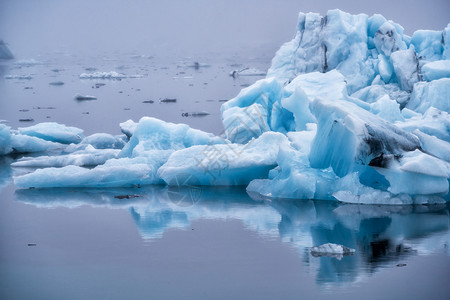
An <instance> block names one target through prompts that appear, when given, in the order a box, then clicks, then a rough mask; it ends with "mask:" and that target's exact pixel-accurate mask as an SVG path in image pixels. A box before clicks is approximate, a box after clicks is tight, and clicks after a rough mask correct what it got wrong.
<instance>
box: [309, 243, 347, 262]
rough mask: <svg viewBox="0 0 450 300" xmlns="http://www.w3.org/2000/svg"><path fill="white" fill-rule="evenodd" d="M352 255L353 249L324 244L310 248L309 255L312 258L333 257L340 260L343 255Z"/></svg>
mask: <svg viewBox="0 0 450 300" xmlns="http://www.w3.org/2000/svg"><path fill="white" fill-rule="evenodd" d="M354 253H355V249H351V248H348V247H345V246H343V245H338V244H333V243H326V244H323V245H320V246H315V247H312V248H311V254H312V255H313V256H333V257H336V258H339V259H341V258H342V256H344V255H352V254H354Z"/></svg>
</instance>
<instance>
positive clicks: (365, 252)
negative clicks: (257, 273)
mask: <svg viewBox="0 0 450 300" xmlns="http://www.w3.org/2000/svg"><path fill="white" fill-rule="evenodd" d="M127 195H130V196H129V197H126V196H127ZM118 196H119V197H118ZM15 198H16V200H17V201H21V202H24V203H29V204H32V205H35V206H37V207H43V208H55V207H60V206H63V207H70V208H73V207H78V206H81V205H90V206H94V207H107V208H111V209H127V210H129V211H130V213H131V216H132V218H133V220H134V222H135V224H136V227H137V228H138V230H139V232H140V234H141V236H142V238H143V239H145V240H147V241H152V240H155V239H159V238H163V234H164V232H165V231H167V230H169V229H174V228H178V229H190V225H191V223H192V222H193V221H195V220H200V219H213V220H227V219H238V220H241V221H242V222H243V223H244V224H245V226H246V227H247V228H249V229H251V230H254V231H255V232H257V233H259V234H261V235H262V236H264V237H265V238H270V239H278V238H280V239H281V241H283V242H285V243H288V244H289V245H290V246H292V247H294V248H295V249H297V251H298V253H299V256H300V257H301V259H302V261H303V264H304V267H305V270H307V271H308V272H313V274H316V275H315V276H316V280H317V282H318V283H319V284H339V283H341V282H354V281H358V280H360V279H361V278H363V277H366V276H368V275H370V274H372V273H373V272H375V271H377V270H382V269H383V268H386V267H396V266H397V265H398V266H401V265H402V264H401V263H402V261H403V260H404V258H406V257H408V256H409V255H417V254H426V253H428V252H435V251H442V249H447V244H448V241H449V236H450V234H449V233H450V231H449V206H448V205H434V206H379V205H377V206H370V205H351V204H345V205H342V204H339V203H336V202H329V201H311V200H309V201H291V200H289V201H288V200H277V201H271V202H264V201H255V200H252V199H251V198H250V197H249V196H248V195H247V194H246V193H245V190H243V189H241V188H198V187H192V188H189V187H187V188H177V189H172V188H168V187H164V186H152V187H145V188H140V189H137V188H136V189H107V190H99V189H31V190H17V191H16V193H15ZM324 243H336V244H342V245H345V246H347V247H351V248H354V249H356V253H355V255H350V256H345V257H343V258H341V259H336V258H333V257H320V258H319V257H313V256H312V255H311V254H310V251H309V250H310V248H311V247H312V246H316V245H321V244H324ZM444 251H448V250H444Z"/></svg>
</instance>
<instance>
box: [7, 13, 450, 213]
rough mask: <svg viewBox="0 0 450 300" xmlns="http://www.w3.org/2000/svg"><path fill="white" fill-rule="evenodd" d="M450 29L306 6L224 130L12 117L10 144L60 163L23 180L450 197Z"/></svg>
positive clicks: (238, 100)
mask: <svg viewBox="0 0 450 300" xmlns="http://www.w3.org/2000/svg"><path fill="white" fill-rule="evenodd" d="M449 34H450V25H449V26H447V27H446V28H445V29H444V30H443V31H432V30H419V31H417V32H415V33H414V34H413V35H412V37H409V36H407V35H405V34H404V32H403V28H402V27H401V26H400V25H399V24H396V23H395V22H393V21H389V20H386V19H385V18H384V17H383V16H381V15H377V14H376V15H373V16H370V17H369V16H367V15H365V14H359V15H351V14H348V13H345V12H342V11H340V10H330V11H328V13H327V14H326V15H325V16H321V15H319V14H316V13H308V14H304V13H300V14H299V19H298V25H297V27H296V32H295V35H294V38H293V39H292V40H291V41H289V42H287V43H285V44H284V45H282V46H281V48H280V49H279V50H278V51H277V53H276V54H275V57H274V58H273V60H272V65H271V67H270V68H269V70H268V71H267V76H266V78H263V79H261V80H258V81H256V82H255V83H254V84H253V85H251V86H249V87H247V88H244V89H243V90H241V92H240V93H239V94H238V95H237V96H236V97H235V98H233V99H231V100H230V101H228V102H226V103H224V104H223V105H222V108H221V115H222V121H223V126H224V136H223V137H219V136H214V135H212V134H209V133H206V132H203V131H200V130H196V129H192V128H190V127H189V126H188V125H184V124H172V123H167V122H164V121H162V120H158V119H155V118H147V117H144V118H142V119H141V120H140V121H139V122H137V123H136V122H134V121H132V120H128V121H126V122H124V123H121V124H120V127H121V130H122V132H123V133H124V135H121V136H115V137H114V136H111V135H107V134H95V135H93V136H90V137H86V138H85V137H84V136H83V135H82V130H79V129H76V128H71V127H67V126H63V125H61V124H55V123H42V124H38V125H35V126H32V127H29V128H19V130H18V131H14V130H11V129H10V128H9V127H7V126H5V125H0V154H3V155H7V154H9V153H13V152H33V150H39V151H38V152H44V153H49V154H50V156H45V158H43V157H37V158H24V159H21V160H18V161H16V162H15V163H13V166H14V167H15V168H18V167H20V166H28V167H46V168H43V169H37V170H35V171H34V172H32V173H29V174H25V175H22V176H16V177H15V178H14V181H15V184H16V185H17V186H18V187H21V188H28V187H36V188H38V187H124V186H141V185H147V184H167V185H169V186H180V185H187V186H193V185H212V186H215V185H246V186H247V192H248V193H249V194H250V195H252V196H253V197H256V198H258V199H259V198H272V199H275V198H292V199H328V200H334V201H336V200H337V201H341V202H349V203H364V204H395V205H399V204H431V203H434V204H435V203H443V202H445V201H448V200H449V199H450V196H449V178H450V157H449V153H450V151H449V150H450V144H449V143H450V116H449V113H450V106H449V97H450V64H449V61H450V50H449V49H450V42H449V41H450V40H449V38H448V37H449ZM24 136H27V137H28V138H33V139H38V140H33V141H31V140H30V141H25V140H24V139H25V138H24ZM18 140H23V145H25V146H23V147H22V148H21V147H19V146H18ZM37 141H39V143H38V142H37ZM44 142H45V143H44ZM33 143H35V144H33ZM48 143H52V144H48ZM56 148H62V150H60V152H59V153H57V155H56V156H55V154H53V152H51V151H54V150H55V149H56ZM35 152H37V151H35ZM86 165H91V166H92V165H94V166H96V167H94V168H85V167H84V166H86Z"/></svg>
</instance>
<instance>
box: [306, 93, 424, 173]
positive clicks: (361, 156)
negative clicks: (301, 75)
mask: <svg viewBox="0 0 450 300" xmlns="http://www.w3.org/2000/svg"><path fill="white" fill-rule="evenodd" d="M311 110H312V112H313V113H314V115H315V117H316V119H317V121H318V127H317V134H316V137H315V139H314V142H313V144H312V147H311V153H310V155H309V159H310V163H311V166H312V167H313V168H320V169H326V168H328V167H329V166H331V167H332V168H333V170H334V172H335V173H336V174H337V175H338V176H340V177H343V176H345V175H346V174H348V173H350V172H351V171H352V170H353V169H354V168H355V166H356V165H368V164H369V163H370V161H371V160H372V159H373V158H375V157H377V156H378V155H380V154H381V153H384V154H401V153H403V152H404V151H411V150H414V149H417V148H419V147H420V145H419V140H418V138H417V137H416V136H414V135H412V134H410V133H408V132H406V131H403V130H401V129H400V128H398V127H396V126H394V125H392V124H390V123H388V122H386V121H384V120H382V119H381V118H379V117H377V116H375V115H373V114H371V113H370V112H368V111H366V110H364V109H362V108H360V107H358V106H356V105H354V104H353V103H349V102H346V101H325V100H320V99H316V100H315V101H314V102H313V103H311Z"/></svg>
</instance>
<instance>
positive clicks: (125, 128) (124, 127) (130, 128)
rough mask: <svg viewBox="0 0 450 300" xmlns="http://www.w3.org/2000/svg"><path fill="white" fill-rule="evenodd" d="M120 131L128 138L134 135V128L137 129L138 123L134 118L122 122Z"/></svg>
mask: <svg viewBox="0 0 450 300" xmlns="http://www.w3.org/2000/svg"><path fill="white" fill-rule="evenodd" d="M119 125H120V131H122V132H123V134H125V135H126V136H127V137H128V138H130V137H131V136H132V135H133V132H134V130H135V129H136V127H137V125H138V123H136V122H133V120H128V121H126V122H123V123H120V124H119Z"/></svg>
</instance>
